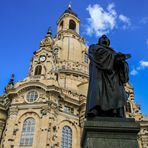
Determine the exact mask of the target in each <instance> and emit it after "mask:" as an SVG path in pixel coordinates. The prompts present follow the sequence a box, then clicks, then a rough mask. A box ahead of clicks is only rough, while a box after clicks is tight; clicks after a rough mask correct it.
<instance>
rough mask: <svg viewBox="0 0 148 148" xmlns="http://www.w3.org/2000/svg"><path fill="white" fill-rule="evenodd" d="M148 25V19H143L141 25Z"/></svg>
mask: <svg viewBox="0 0 148 148" xmlns="http://www.w3.org/2000/svg"><path fill="white" fill-rule="evenodd" d="M147 23H148V17H143V18H142V19H141V20H140V24H144V25H145V24H147Z"/></svg>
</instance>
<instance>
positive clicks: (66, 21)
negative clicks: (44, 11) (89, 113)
mask: <svg viewBox="0 0 148 148" xmlns="http://www.w3.org/2000/svg"><path fill="white" fill-rule="evenodd" d="M79 27H80V19H79V18H78V16H77V14H76V13H74V12H73V11H72V9H71V7H70V6H69V7H68V9H67V10H65V12H64V13H63V14H62V15H61V16H60V18H59V19H58V21H57V34H56V36H55V38H53V37H52V33H51V30H50V29H49V30H48V32H47V34H46V36H45V37H44V38H43V39H42V41H41V42H40V47H39V49H38V50H36V52H34V55H33V57H32V60H31V63H30V68H29V72H28V75H27V77H26V78H25V79H24V80H22V81H19V82H17V83H16V84H14V75H12V77H11V79H10V82H9V83H8V85H7V87H6V88H5V93H4V94H3V95H2V96H1V97H0V148H80V139H81V133H82V130H83V122H84V120H85V106H86V96H87V89H88V78H89V75H88V65H89V61H88V57H87V50H88V46H87V45H86V44H85V39H84V38H83V37H81V36H80V33H79ZM125 89H126V91H127V93H128V94H129V99H128V102H127V105H126V107H125V111H126V116H127V117H128V118H131V117H132V118H135V119H136V120H137V121H139V122H140V125H141V130H140V132H139V135H138V141H139V148H148V120H147V118H146V117H145V116H144V115H143V114H142V113H141V112H140V106H139V105H137V104H135V102H134V93H133V92H134V90H133V88H132V87H131V86H130V85H129V84H126V85H125Z"/></svg>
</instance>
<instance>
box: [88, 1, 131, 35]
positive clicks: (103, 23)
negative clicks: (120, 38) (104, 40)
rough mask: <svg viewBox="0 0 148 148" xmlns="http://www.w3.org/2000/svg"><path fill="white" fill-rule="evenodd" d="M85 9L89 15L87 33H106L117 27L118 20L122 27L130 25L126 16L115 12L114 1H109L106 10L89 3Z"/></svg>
mask: <svg viewBox="0 0 148 148" xmlns="http://www.w3.org/2000/svg"><path fill="white" fill-rule="evenodd" d="M86 10H87V11H88V13H89V15H90V17H89V18H87V25H86V33H87V35H92V34H95V35H96V36H101V35H102V34H107V33H109V32H110V31H111V30H113V29H115V28H117V25H118V22H119V21H120V22H121V24H122V28H123V29H126V28H127V27H128V26H130V25H131V22H130V19H129V18H128V17H126V16H125V15H123V14H120V15H118V14H117V12H116V10H115V5H114V3H110V4H109V5H108V6H107V8H106V10H105V9H104V8H103V7H101V6H100V5H99V4H94V5H89V6H88V7H87V9H86Z"/></svg>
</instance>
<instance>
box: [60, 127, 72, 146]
mask: <svg viewBox="0 0 148 148" xmlns="http://www.w3.org/2000/svg"><path fill="white" fill-rule="evenodd" d="M61 148H72V130H71V128H70V127H69V126H64V127H63V129H62V143H61Z"/></svg>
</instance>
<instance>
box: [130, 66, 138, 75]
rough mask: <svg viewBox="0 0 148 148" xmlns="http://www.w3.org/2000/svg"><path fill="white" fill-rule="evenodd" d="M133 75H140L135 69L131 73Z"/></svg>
mask: <svg viewBox="0 0 148 148" xmlns="http://www.w3.org/2000/svg"><path fill="white" fill-rule="evenodd" d="M130 74H131V75H133V76H135V75H137V74H138V71H137V70H136V69H135V68H134V69H133V70H132V71H131V72H130Z"/></svg>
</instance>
